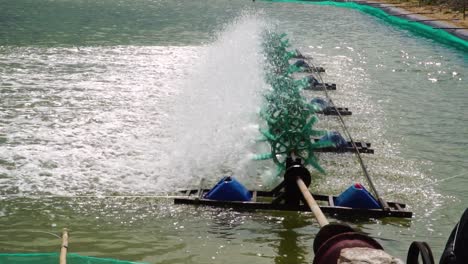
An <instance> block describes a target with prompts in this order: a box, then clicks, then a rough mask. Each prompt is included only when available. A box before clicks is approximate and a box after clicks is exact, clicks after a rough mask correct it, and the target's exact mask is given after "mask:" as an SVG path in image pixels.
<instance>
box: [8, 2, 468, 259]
mask: <svg viewBox="0 0 468 264" xmlns="http://www.w3.org/2000/svg"><path fill="white" fill-rule="evenodd" d="M0 6H2V8H1V9H0V195H1V197H0V227H1V230H0V241H1V242H0V251H2V252H49V251H57V249H58V245H59V243H60V242H59V240H58V239H57V238H55V237H54V236H52V235H50V234H48V233H47V232H53V233H56V232H58V231H59V230H61V228H63V227H68V228H69V229H70V230H71V241H70V245H71V246H70V249H71V251H72V252H77V253H80V254H84V255H89V256H98V257H112V258H119V259H126V260H134V261H145V262H149V263H310V262H311V260H312V258H313V253H312V242H313V238H314V235H315V234H316V233H317V231H318V229H319V227H318V225H317V224H316V222H315V221H314V220H313V218H312V216H311V215H310V214H306V213H283V212H235V211H231V210H222V209H213V208H202V207H200V208H193V207H189V206H180V205H173V204H172V200H171V199H167V198H164V197H161V195H165V194H167V193H168V192H171V191H174V190H176V189H178V188H187V187H193V186H197V185H198V182H199V181H200V179H201V178H206V179H207V180H208V183H212V182H214V181H216V179H218V178H219V177H220V176H221V175H225V174H233V175H235V176H236V177H238V178H239V179H240V180H241V181H242V182H244V183H246V184H247V185H248V186H249V187H252V188H268V187H270V186H271V185H272V184H273V183H272V182H273V180H272V179H271V177H272V176H271V174H272V171H274V165H272V164H271V162H269V161H268V162H257V163H254V162H253V161H251V160H250V157H251V155H252V154H253V153H258V151H261V150H262V148H263V147H262V146H258V145H256V143H255V139H256V138H257V137H258V132H257V131H258V126H259V121H258V118H257V115H256V113H257V111H258V110H259V107H260V105H261V94H262V91H263V90H264V89H266V85H265V83H264V81H263V76H262V70H263V61H262V60H263V57H262V54H261V53H260V51H261V48H260V45H261V41H262V40H261V33H262V32H263V30H264V29H265V28H276V29H277V30H278V31H282V32H286V33H288V36H289V38H290V42H291V43H292V44H293V45H294V46H295V47H297V48H298V49H300V50H301V51H302V52H303V53H305V54H307V55H310V56H313V57H314V62H315V63H317V64H319V65H321V66H324V67H325V68H326V70H327V73H326V74H325V75H324V76H323V78H324V80H325V81H326V82H333V83H336V84H337V86H338V90H337V91H334V92H330V95H331V96H332V97H333V98H334V101H335V103H336V105H337V106H343V107H348V108H350V110H351V111H353V115H352V116H351V117H346V121H347V124H348V126H349V128H350V130H351V133H352V134H353V136H354V138H355V139H356V140H363V141H368V142H371V143H372V146H373V148H374V149H375V154H374V155H365V156H364V161H365V163H366V164H367V165H368V167H369V171H370V173H371V175H372V176H373V178H374V181H375V183H376V185H377V188H378V189H379V191H380V193H381V194H383V196H384V197H385V198H386V199H387V200H396V201H400V202H404V203H406V204H408V207H409V209H411V210H412V211H413V212H414V218H413V219H411V220H397V219H382V220H378V221H377V220H372V219H371V220H369V221H362V220H348V221H350V224H351V225H353V226H354V227H356V228H358V229H360V230H361V231H363V232H367V233H369V234H370V235H371V236H373V237H375V238H377V239H378V240H379V242H380V243H382V245H383V246H384V247H385V249H386V250H387V251H388V252H389V253H391V254H393V255H396V256H398V257H400V258H402V259H404V258H405V255H406V251H407V248H408V246H409V244H410V242H411V241H414V240H424V241H428V242H429V243H430V245H431V246H432V247H433V251H434V252H435V255H436V257H438V256H439V255H440V253H441V252H442V249H443V247H444V244H445V241H446V239H447V237H448V235H449V233H450V231H451V229H452V227H453V225H454V224H455V223H456V222H457V221H458V218H459V216H460V215H461V213H462V211H463V210H464V209H465V208H466V204H467V203H468V195H467V192H466V188H467V186H468V165H467V163H466V160H467V158H468V151H467V150H466V148H465V146H466V145H467V144H468V138H467V137H466V135H467V133H468V117H467V116H466V113H467V111H466V109H467V108H468V71H467V68H468V67H467V66H468V55H467V54H464V53H461V52H460V51H457V50H455V49H452V48H450V47H448V46H444V45H441V44H439V43H436V42H434V41H432V40H430V39H426V38H421V37H417V36H415V35H413V34H412V33H410V32H407V31H404V30H401V29H398V28H395V27H393V26H390V25H387V24H383V23H381V22H380V21H379V20H377V19H376V18H373V17H369V16H366V15H364V14H361V13H359V12H357V11H354V10H348V9H341V8H334V7H327V6H315V5H302V4H288V3H268V2H258V1H257V2H255V3H252V2H249V1H237V0H236V1H175V2H174V1H152V0H138V1H129V0H119V1H109V0H100V1H91V2H90V1H80V0H56V1H52V0H50V1H48V0H39V1H37V0H36V1H28V0H17V1H6V0H0ZM318 95H321V94H319V93H313V92H306V93H305V96H306V97H310V98H312V97H314V96H318ZM321 96H323V95H321ZM320 119H321V122H320V123H319V124H318V126H319V127H320V128H324V129H338V130H340V129H341V128H340V126H339V123H338V121H337V119H336V118H334V117H321V118H320ZM320 162H321V164H323V167H324V168H325V169H326V170H327V172H328V173H327V175H315V174H314V175H315V176H314V181H313V185H312V188H313V189H314V190H317V191H320V192H323V193H333V194H338V193H340V192H341V191H343V190H344V189H345V188H346V187H347V186H349V185H350V184H352V183H353V182H355V181H361V182H364V178H363V177H362V176H361V175H362V174H361V172H360V168H359V166H358V163H357V161H356V159H355V158H354V157H353V156H352V155H349V154H341V155H336V154H321V155H320ZM125 195H127V196H128V195H132V196H154V197H133V198H131V197H127V198H125V197H114V198H110V197H109V196H125Z"/></svg>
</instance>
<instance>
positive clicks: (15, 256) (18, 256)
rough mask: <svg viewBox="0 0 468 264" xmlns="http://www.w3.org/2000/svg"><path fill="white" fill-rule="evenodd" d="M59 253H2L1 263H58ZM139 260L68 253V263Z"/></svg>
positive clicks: (118, 263)
mask: <svg viewBox="0 0 468 264" xmlns="http://www.w3.org/2000/svg"><path fill="white" fill-rule="evenodd" d="M59 257H60V254H59V253H2V254H0V263H1V264H58V263H59ZM132 263H137V262H131V261H122V260H116V259H110V258H95V257H86V256H81V255H78V254H75V253H69V254H67V264H132Z"/></svg>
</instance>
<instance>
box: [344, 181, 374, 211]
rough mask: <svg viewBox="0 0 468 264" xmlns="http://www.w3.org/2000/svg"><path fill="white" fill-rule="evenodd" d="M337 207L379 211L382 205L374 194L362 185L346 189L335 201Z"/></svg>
mask: <svg viewBox="0 0 468 264" xmlns="http://www.w3.org/2000/svg"><path fill="white" fill-rule="evenodd" d="M335 205H336V206H343V207H351V208H366V209H379V208H380V205H379V203H378V202H377V200H376V199H375V198H374V197H373V196H372V194H371V193H370V192H369V191H367V190H366V188H364V186H362V185H361V184H360V183H356V184H354V185H352V186H351V187H349V188H348V189H346V191H344V192H343V193H342V194H340V195H339V196H338V197H337V198H336V200H335Z"/></svg>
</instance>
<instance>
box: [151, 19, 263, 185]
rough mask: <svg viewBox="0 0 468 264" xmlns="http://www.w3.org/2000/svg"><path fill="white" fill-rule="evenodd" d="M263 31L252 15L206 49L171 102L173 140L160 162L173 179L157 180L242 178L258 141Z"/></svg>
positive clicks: (233, 26) (224, 32) (230, 26)
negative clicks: (172, 107)
mask: <svg viewBox="0 0 468 264" xmlns="http://www.w3.org/2000/svg"><path fill="white" fill-rule="evenodd" d="M263 28H264V23H263V22H262V21H261V20H260V19H259V18H258V17H256V16H254V15H250V14H247V15H243V16H241V17H240V18H239V19H237V20H236V21H234V23H232V24H230V25H228V26H227V27H226V29H225V30H224V31H223V32H222V33H221V34H220V35H219V36H218V39H217V40H216V41H215V42H214V43H213V44H211V45H209V46H208V47H206V50H205V52H204V54H203V55H202V56H201V57H200V59H199V61H198V63H197V65H194V70H193V73H192V74H191V76H189V77H188V78H187V80H185V81H184V83H183V84H182V85H181V87H180V91H179V94H178V96H177V99H176V102H175V103H174V105H175V114H174V115H173V119H174V120H173V122H172V135H173V137H172V139H173V141H174V142H172V143H171V144H169V146H168V151H167V152H168V153H167V154H168V156H167V159H168V160H167V161H166V162H165V163H166V164H167V165H168V167H169V168H168V169H169V171H168V173H169V174H171V175H172V176H173V177H172V178H171V177H167V178H166V177H160V178H158V180H163V181H166V184H170V185H173V184H174V183H175V184H177V183H176V180H179V181H180V179H184V184H185V185H186V183H187V182H191V183H194V182H197V179H199V178H209V179H217V178H219V177H221V176H223V175H235V176H236V177H237V178H244V179H246V176H247V175H246V174H248V172H247V168H248V167H249V166H248V164H249V163H251V159H250V156H249V153H250V152H251V151H250V150H249V149H251V147H252V145H253V144H254V139H255V138H256V137H258V119H257V113H258V109H259V107H260V105H261V91H262V90H263V89H264V88H265V87H266V84H265V82H264V78H263V65H262V61H263V58H262V52H261V42H262V40H261V35H262V34H261V33H262V30H263ZM167 180H170V181H172V184H171V183H169V182H167ZM158 185H160V184H158ZM160 186H161V185H160Z"/></svg>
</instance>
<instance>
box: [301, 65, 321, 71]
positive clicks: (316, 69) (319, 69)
mask: <svg viewBox="0 0 468 264" xmlns="http://www.w3.org/2000/svg"><path fill="white" fill-rule="evenodd" d="M305 72H325V68H323V67H320V66H317V67H308V68H306V69H305Z"/></svg>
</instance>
